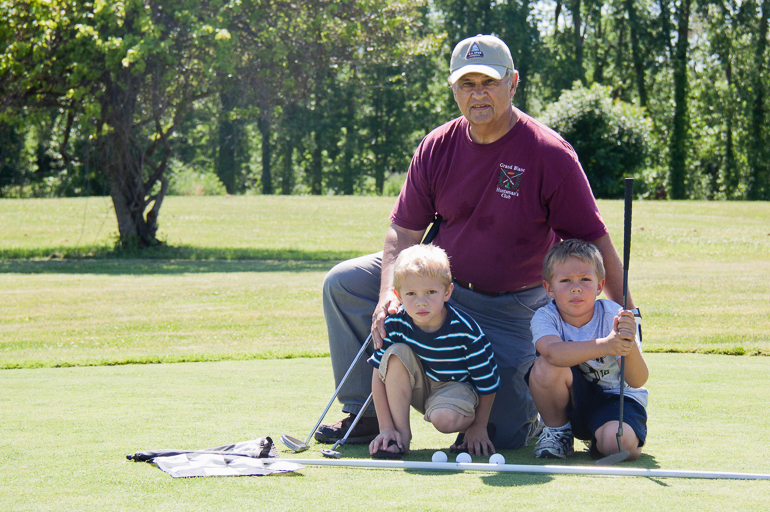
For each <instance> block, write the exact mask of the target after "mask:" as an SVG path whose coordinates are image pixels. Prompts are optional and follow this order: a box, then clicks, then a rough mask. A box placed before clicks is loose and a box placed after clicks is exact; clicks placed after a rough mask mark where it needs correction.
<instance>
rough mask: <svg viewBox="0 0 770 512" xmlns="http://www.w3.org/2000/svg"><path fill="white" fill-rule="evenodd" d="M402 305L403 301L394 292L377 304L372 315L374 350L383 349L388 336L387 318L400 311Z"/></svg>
mask: <svg viewBox="0 0 770 512" xmlns="http://www.w3.org/2000/svg"><path fill="white" fill-rule="evenodd" d="M400 305H401V301H400V300H398V297H397V296H396V293H395V292H393V291H391V292H390V293H388V294H385V296H384V297H381V298H380V302H379V303H378V304H377V307H376V308H375V309H374V314H373V315H372V341H374V350H379V349H380V348H381V347H382V339H383V338H384V337H385V336H386V335H387V331H385V318H387V317H388V315H392V314H394V313H395V312H396V311H398V307H399V306H400Z"/></svg>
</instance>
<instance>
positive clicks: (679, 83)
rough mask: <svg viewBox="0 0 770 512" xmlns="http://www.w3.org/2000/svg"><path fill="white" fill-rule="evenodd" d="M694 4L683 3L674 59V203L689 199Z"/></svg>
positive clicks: (687, 0)
mask: <svg viewBox="0 0 770 512" xmlns="http://www.w3.org/2000/svg"><path fill="white" fill-rule="evenodd" d="M690 2H691V0H681V2H680V5H679V19H678V24H677V42H676V58H675V59H674V104H675V106H674V126H673V130H672V134H671V151H670V152H671V161H670V167H669V187H670V189H671V198H672V199H685V198H686V197H687V194H686V190H685V176H686V172H687V171H686V169H687V136H688V126H687V117H688V116H687V51H688V46H689V44H688V40H687V36H688V34H689V31H690Z"/></svg>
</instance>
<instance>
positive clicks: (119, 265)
mask: <svg viewBox="0 0 770 512" xmlns="http://www.w3.org/2000/svg"><path fill="white" fill-rule="evenodd" d="M335 263H336V261H334V260H323V261H317V260H316V261H305V260H281V261H276V260H250V261H247V260H238V261H232V260H209V261H191V260H131V259H119V260H101V259H88V260H83V259H81V260H47V261H45V260H10V261H0V273H5V274H98V275H152V274H160V275H174V274H204V273H236V272H327V271H328V270H329V269H331V268H332V267H333V266H334V264H335Z"/></svg>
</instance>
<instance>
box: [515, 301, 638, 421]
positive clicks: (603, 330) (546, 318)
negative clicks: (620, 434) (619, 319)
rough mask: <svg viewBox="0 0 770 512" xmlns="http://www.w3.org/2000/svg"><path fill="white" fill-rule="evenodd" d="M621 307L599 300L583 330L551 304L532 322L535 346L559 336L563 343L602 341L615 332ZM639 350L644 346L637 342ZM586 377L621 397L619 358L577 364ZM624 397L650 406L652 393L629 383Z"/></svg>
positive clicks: (536, 315)
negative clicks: (566, 319)
mask: <svg viewBox="0 0 770 512" xmlns="http://www.w3.org/2000/svg"><path fill="white" fill-rule="evenodd" d="M621 309H622V308H621V306H620V304H617V303H616V302H613V301H611V300H607V299H599V300H597V301H596V304H595V305H594V316H593V318H591V320H590V321H589V322H588V323H587V324H585V325H584V326H583V327H580V328H578V327H575V326H572V325H570V324H568V323H567V322H565V321H564V320H563V319H562V318H561V315H560V314H559V311H558V310H557V309H556V304H555V303H553V302H551V303H550V304H548V305H547V306H544V307H542V308H540V309H538V310H537V312H535V316H534V317H532V322H531V323H530V326H531V329H532V343H537V340H539V339H540V338H542V337H544V336H550V335H554V336H558V337H559V338H561V339H562V340H564V341H589V340H595V339H597V338H603V337H604V336H607V335H608V334H609V333H611V332H612V325H613V323H614V320H615V317H616V316H617V315H618V312H619V311H620V310H621ZM636 344H637V345H638V346H639V351H641V350H642V345H641V343H639V340H638V339H637V340H636ZM578 368H580V371H581V373H582V374H583V376H584V377H585V378H586V379H587V380H588V381H589V382H594V383H596V384H598V385H599V386H600V387H601V388H602V389H604V390H605V391H606V392H608V393H613V394H616V395H619V394H620V356H617V357H612V356H610V357H600V358H599V359H591V360H590V361H586V362H584V363H580V364H579V365H578ZM624 395H625V396H628V397H630V398H633V399H634V400H635V401H637V402H639V403H640V404H642V405H643V406H644V407H645V408H646V407H647V397H648V395H649V392H648V391H647V390H646V389H645V388H632V387H631V386H629V385H628V384H626V389H625V392H624Z"/></svg>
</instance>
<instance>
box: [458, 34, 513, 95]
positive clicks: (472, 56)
mask: <svg viewBox="0 0 770 512" xmlns="http://www.w3.org/2000/svg"><path fill="white" fill-rule="evenodd" d="M509 69H510V70H511V71H513V70H514V69H515V68H514V67H513V57H511V51H510V50H509V49H508V46H507V45H506V44H505V43H504V42H503V41H502V40H501V39H499V38H497V37H495V36H486V35H482V34H478V35H476V36H474V37H469V38H468V39H463V40H462V41H460V42H459V43H457V46H455V49H454V51H453V52H452V59H451V60H450V61H449V83H451V84H453V83H455V82H456V81H457V80H458V79H459V78H460V77H461V76H463V75H465V74H467V73H483V74H485V75H488V76H491V77H492V78H496V79H497V80H500V79H502V78H503V77H504V76H505V73H506V71H507V70H509Z"/></svg>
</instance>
